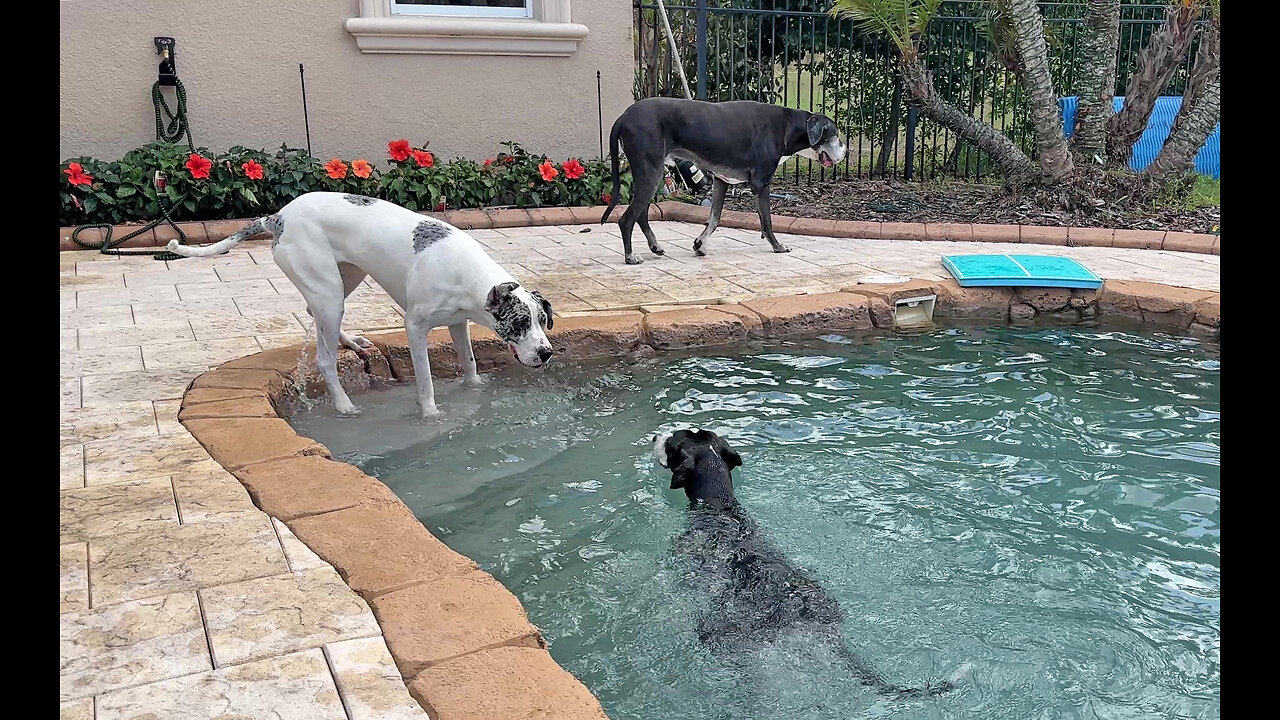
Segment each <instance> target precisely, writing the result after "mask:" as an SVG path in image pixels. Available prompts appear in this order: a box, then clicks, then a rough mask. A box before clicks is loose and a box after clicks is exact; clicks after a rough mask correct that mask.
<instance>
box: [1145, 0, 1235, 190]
mask: <svg viewBox="0 0 1280 720" xmlns="http://www.w3.org/2000/svg"><path fill="white" fill-rule="evenodd" d="M1211 6H1212V7H1211V9H1212V15H1211V16H1210V19H1209V26H1208V28H1206V29H1205V31H1204V35H1203V36H1202V37H1201V38H1200V49H1199V50H1198V51H1197V52H1196V61H1195V65H1193V66H1192V67H1191V77H1190V78H1189V79H1188V80H1187V89H1186V90H1185V91H1184V92H1183V93H1182V107H1181V108H1179V109H1178V116H1177V117H1176V118H1174V120H1173V127H1172V128H1170V130H1169V139H1168V140H1165V143H1164V147H1162V148H1160V153H1159V154H1158V155H1156V159H1155V160H1153V161H1151V164H1150V165H1148V166H1147V168H1146V169H1145V170H1144V171H1143V173H1144V174H1146V175H1150V176H1152V177H1165V176H1168V175H1173V174H1177V173H1185V172H1187V171H1188V170H1190V169H1191V168H1192V166H1193V165H1194V164H1195V159H1196V154H1197V153H1198V152H1200V148H1201V147H1203V146H1204V141H1205V140H1207V139H1208V138H1209V134H1210V133H1212V132H1213V129H1214V128H1215V127H1217V125H1218V118H1219V116H1221V114H1222V70H1221V67H1222V32H1221V15H1220V12H1219V3H1217V2H1213V3H1211Z"/></svg>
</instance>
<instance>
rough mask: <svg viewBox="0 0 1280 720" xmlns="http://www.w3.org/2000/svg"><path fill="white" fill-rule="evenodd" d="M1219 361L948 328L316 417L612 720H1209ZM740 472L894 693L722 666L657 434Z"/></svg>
mask: <svg viewBox="0 0 1280 720" xmlns="http://www.w3.org/2000/svg"><path fill="white" fill-rule="evenodd" d="M1219 376H1220V365H1219V354H1218V349H1217V347H1215V346H1212V345H1210V344H1207V343H1206V342H1205V341H1201V340H1195V339H1190V338H1183V337H1176V336H1170V335H1161V334H1152V333H1146V332H1125V331H1109V330H1099V329H1093V328H1081V327H1073V328H1043V327H1042V328H1034V329H1015V328H1003V327H1002V328H976V327H961V328H948V329H943V330H939V331H936V332H934V333H931V334H927V335H923V336H917V337H890V338H885V337H847V336H837V335H832V336H827V337H824V338H821V339H817V340H812V341H805V342H796V343H774V344H769V345H756V346H747V347H744V348H739V349H737V350H735V351H733V352H726V351H723V350H721V351H718V352H714V353H705V354H700V355H693V356H688V355H686V356H665V357H660V358H658V359H657V360H656V361H654V362H652V364H648V365H644V364H642V365H637V366H625V365H614V364H610V365H590V366H565V365H560V366H559V367H553V368H548V369H547V370H546V371H544V372H540V373H530V372H526V371H523V370H520V369H513V370H512V371H510V372H504V373H503V374H502V375H501V376H500V377H496V378H492V379H491V381H490V383H489V384H488V385H487V386H485V387H483V388H480V389H475V390H473V389H463V388H461V387H459V386H458V385H457V384H456V383H455V382H449V381H446V382H444V383H438V384H437V393H438V396H439V397H438V399H439V402H440V407H441V408H442V410H443V411H444V412H445V414H446V415H445V419H444V420H443V421H442V422H440V423H429V424H420V423H415V422H414V421H413V420H412V417H413V413H414V404H413V403H414V400H413V392H412V390H411V389H409V388H395V389H392V390H388V391H385V392H378V393H370V394H367V395H362V396H360V397H359V398H357V401H358V402H359V403H360V404H361V405H362V406H363V407H364V410H365V414H364V415H363V416H362V417H360V418H355V419H338V418H335V417H333V410H332V408H331V407H328V408H321V409H317V410H316V411H314V412H312V413H309V414H306V415H302V416H299V417H296V418H295V419H294V421H293V422H294V424H295V426H296V427H298V428H299V430H300V431H302V432H304V433H306V434H307V435H310V436H311V437H314V438H316V439H317V440H320V441H321V442H323V443H325V444H326V445H328V446H329V447H330V448H331V449H332V450H334V451H335V453H337V454H338V455H339V456H340V457H342V458H343V459H345V460H347V461H349V462H353V463H356V464H358V465H360V466H361V467H362V468H364V469H365V471H366V472H369V473H370V474H372V475H375V476H377V477H379V478H381V479H382V481H383V482H385V483H387V484H388V485H389V486H390V487H391V488H392V489H394V490H395V491H396V493H397V494H399V496H400V497H401V498H403V499H404V501H405V502H406V503H407V504H408V505H409V506H410V507H411V508H413V510H414V511H415V512H416V513H417V515H418V517H419V518H420V519H421V520H422V521H423V522H424V523H425V524H426V525H427V527H429V528H430V529H431V530H432V532H434V533H436V534H437V535H438V536H439V537H441V538H442V539H443V540H444V541H445V542H447V543H448V544H449V545H450V546H451V547H453V548H455V549H457V550H458V551H459V552H462V553H464V554H466V555H468V556H470V557H472V558H474V559H475V560H476V561H477V562H478V563H480V565H481V566H482V567H484V568H485V569H486V570H488V571H489V572H491V573H492V574H493V575H494V576H495V577H497V578H498V579H499V580H500V581H502V582H503V583H504V584H505V585H506V586H507V587H508V588H510V589H511V590H512V591H513V592H514V593H515V594H516V595H517V596H518V597H519V598H520V599H521V601H522V602H523V603H524V605H525V607H526V608H527V610H528V612H529V615H530V617H531V619H532V620H533V621H534V623H536V624H537V625H538V626H539V627H540V628H542V630H543V632H544V634H545V635H546V637H547V639H548V640H549V642H550V649H551V653H552V655H553V656H555V658H556V659H557V661H559V662H560V663H561V664H562V665H563V666H564V667H565V668H567V669H569V670H570V671H572V672H573V673H574V674H575V675H577V676H578V677H579V678H581V679H582V681H583V682H584V683H585V684H586V685H587V687H589V688H591V690H592V691H593V692H594V693H595V694H596V695H597V696H598V697H599V698H600V700H601V703H602V705H603V706H604V708H605V710H606V712H608V713H609V715H610V717H611V718H614V720H624V719H629V718H636V719H644V720H649V719H655V720H656V719H665V718H691V719H695V718H696V719H701V718H724V719H725V720H729V719H733V720H738V719H740V718H824V719H825V718H832V719H835V718H840V719H844V718H851V717H892V718H990V719H992V720H995V719H1000V720H1005V719H1013V718H1154V717H1159V718H1166V717H1178V718H1208V717H1218V716H1219V714H1220V713H1219V705H1220V693H1219V680H1220V649H1219V645H1220V642H1219V631H1220V606H1219V598H1220V527H1219V524H1220V523H1219V514H1220V502H1219V497H1220V484H1219V476H1220V471H1219V455H1220V451H1219V446H1220V428H1219V421H1220V417H1219V416H1220V408H1219V405H1220V399H1219ZM690 425H697V426H701V427H706V428H709V429H712V430H715V431H716V432H718V433H720V434H721V435H723V436H724V437H725V438H727V439H728V440H729V441H730V443H731V444H733V445H734V446H735V447H736V448H737V449H738V450H739V452H740V453H741V454H742V456H743V458H744V460H745V465H744V467H742V468H741V469H740V470H738V471H735V484H736V487H737V495H738V498H739V500H740V501H741V502H742V504H743V505H744V506H745V507H746V508H747V510H748V511H749V512H750V513H751V514H752V515H753V516H754V518H755V519H756V521H757V522H758V523H759V524H760V525H761V526H762V527H763V528H764V530H765V532H766V533H767V534H768V536H769V538H770V539H771V540H772V541H773V543H774V544H775V545H776V546H777V547H778V548H779V549H781V550H782V552H783V553H785V554H786V555H787V557H788V558H789V559H790V561H791V562H792V563H794V564H795V565H797V566H799V567H802V568H804V569H805V570H806V571H807V572H808V573H809V574H810V575H811V576H813V577H814V578H816V579H817V580H818V581H819V582H820V583H821V584H822V585H823V587H824V588H825V589H826V591H827V592H828V593H829V594H830V595H832V596H833V597H834V598H836V599H837V600H838V601H839V602H840V604H841V605H842V607H843V609H844V612H845V615H846V616H847V619H846V620H845V622H844V623H843V633H844V637H845V639H846V640H847V641H848V643H849V644H850V645H851V646H852V647H853V648H855V649H856V650H857V652H858V653H859V654H860V655H861V656H862V657H863V658H864V659H866V660H868V661H869V662H871V663H874V664H875V665H876V667H878V669H879V670H880V671H881V672H882V673H883V674H884V675H886V676H887V677H888V678H889V679H890V680H891V681H893V682H896V683H900V684H909V685H918V684H921V683H923V682H926V681H930V680H941V679H944V678H945V677H947V676H948V675H950V674H951V672H952V671H954V670H955V669H956V668H957V667H958V666H960V665H961V664H962V663H970V664H971V665H972V668H973V670H972V674H971V675H970V676H969V678H968V679H967V681H966V682H965V683H964V684H962V685H961V687H960V688H959V689H957V690H956V691H954V692H951V693H949V694H946V695H944V696H942V697H940V698H935V699H923V700H921V699H914V700H913V699H906V700H902V699H892V698H884V697H879V696H877V695H876V694H875V693H873V692H871V691H870V690H868V689H866V688H863V687H861V686H859V685H857V684H856V683H852V682H850V681H849V679H848V676H847V675H845V674H844V673H842V672H841V671H839V670H838V668H839V665H838V663H837V662H836V661H835V660H834V658H833V657H832V656H831V655H830V653H827V652H825V651H824V650H823V649H822V648H821V647H819V646H817V645H816V644H815V643H813V642H812V641H810V640H809V639H806V638H804V637H799V638H795V639H792V640H790V641H785V640H784V641H783V642H780V643H778V644H777V645H774V646H770V647H751V648H740V649H738V650H737V651H735V652H733V653H731V654H729V655H727V656H726V655H715V654H712V653H711V652H710V651H708V650H707V648H705V647H703V646H702V644H701V643H700V642H699V639H698V635H697V621H698V618H699V617H700V614H702V613H707V612H714V610H715V609H714V608H712V607H708V598H707V597H706V596H705V594H704V593H703V592H702V590H701V587H702V585H700V583H699V582H698V580H699V578H698V577H697V573H698V572H699V570H698V568H697V567H696V566H695V565H692V564H691V563H690V562H689V561H688V559H687V557H686V556H681V555H677V554H675V553H674V552H673V541H674V540H675V538H676V537H677V536H679V535H680V533H681V532H682V531H683V530H684V529H685V528H686V527H687V522H688V511H687V501H686V500H685V497H684V495H683V493H682V492H680V491H673V490H669V489H668V484H669V481H670V474H669V473H667V472H665V471H664V470H662V469H661V468H659V467H657V466H656V465H655V464H654V463H653V460H652V453H651V448H652V445H651V442H650V438H651V437H652V436H653V434H654V433H655V432H658V431H661V430H668V429H674V428H679V427H686V426H690Z"/></svg>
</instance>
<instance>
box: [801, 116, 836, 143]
mask: <svg viewBox="0 0 1280 720" xmlns="http://www.w3.org/2000/svg"><path fill="white" fill-rule="evenodd" d="M826 119H827V118H826V117H825V116H823V115H810V116H809V119H808V120H805V121H804V129H805V132H807V133H809V147H817V145H818V143H820V142H822V131H823V130H826V123H824V122H823V121H824V120H826ZM828 122H830V121H828Z"/></svg>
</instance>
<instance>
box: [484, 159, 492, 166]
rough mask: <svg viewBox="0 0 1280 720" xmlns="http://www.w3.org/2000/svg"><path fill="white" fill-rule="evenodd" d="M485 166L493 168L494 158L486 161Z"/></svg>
mask: <svg viewBox="0 0 1280 720" xmlns="http://www.w3.org/2000/svg"><path fill="white" fill-rule="evenodd" d="M484 166H485V167H492V166H493V158H489V159H488V160H485V161H484Z"/></svg>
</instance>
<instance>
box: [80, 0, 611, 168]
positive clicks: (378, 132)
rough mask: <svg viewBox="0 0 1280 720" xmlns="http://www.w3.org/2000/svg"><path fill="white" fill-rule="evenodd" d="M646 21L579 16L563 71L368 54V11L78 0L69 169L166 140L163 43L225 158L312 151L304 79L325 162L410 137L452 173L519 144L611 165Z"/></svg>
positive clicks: (197, 125)
mask: <svg viewBox="0 0 1280 720" xmlns="http://www.w3.org/2000/svg"><path fill="white" fill-rule="evenodd" d="M630 8H631V3H630V0H573V3H572V11H573V17H572V20H573V22H575V23H581V24H583V25H586V26H587V27H588V28H589V30H590V34H589V35H588V36H587V37H586V38H585V39H584V40H583V41H582V42H581V44H580V45H579V46H578V51H577V52H576V53H574V54H573V55H571V56H570V57H567V58H555V57H502V56H483V55H410V54H397V55H375V54H362V53H361V52H360V50H359V49H358V48H357V47H356V41H355V38H354V37H353V36H352V35H350V34H349V33H348V32H347V31H346V30H345V29H344V27H343V22H344V21H345V20H346V19H347V18H348V17H353V16H358V15H359V11H358V9H357V0H307V1H306V2H298V1H296V0H295V1H293V2H286V1H285V0H216V1H202V2H195V1H193V0H186V1H182V0H112V1H110V2H103V1H102V0H63V1H62V2H60V3H59V4H58V9H59V12H60V18H59V44H60V51H59V55H60V71H61V73H60V75H61V77H60V81H59V82H60V95H59V100H60V102H59V109H58V112H59V128H60V129H59V142H58V152H59V159H60V160H62V159H65V158H68V157H74V156H77V155H93V156H95V157H99V158H102V159H116V158H118V157H119V156H120V155H122V154H123V153H124V152H125V151H127V150H129V149H131V148H134V147H137V146H139V145H142V144H144V143H147V142H150V141H151V140H153V139H154V138H155V117H154V111H153V109H152V104H151V85H152V83H154V82H155V80H156V69H157V66H158V65H159V62H160V57H159V56H158V55H156V53H155V45H154V43H153V42H152V38H153V37H155V36H160V35H167V36H171V37H174V38H176V39H177V53H176V57H177V65H178V67H177V70H178V77H179V78H181V79H182V82H183V85H185V86H186V89H187V96H188V113H189V116H190V118H191V127H192V135H193V138H194V140H195V143H196V145H197V146H206V147H208V148H210V149H211V150H214V151H221V150H225V149H226V148H228V147H231V146H233V145H244V146H247V147H255V148H264V149H268V150H275V149H278V148H279V147H280V144H281V143H282V142H287V143H289V145H290V146H292V147H306V134H305V131H304V127H303V115H302V94H301V90H300V86H299V81H298V63H303V64H304V65H305V66H306V78H307V106H308V110H309V114H310V119H311V145H312V149H313V151H314V152H315V154H316V155H318V156H320V157H322V158H327V157H333V156H338V157H342V158H345V159H347V160H351V159H354V158H357V157H365V158H368V159H369V160H371V161H381V160H383V159H385V158H386V143H387V141H388V140H393V139H396V138H402V137H403V138H407V139H409V140H410V141H411V142H413V143H414V144H415V145H416V144H418V143H420V142H423V141H426V140H430V141H431V145H430V146H429V147H430V149H431V150H432V151H434V152H435V153H436V154H437V155H439V156H442V157H444V158H451V157H454V156H462V157H468V158H473V159H483V158H487V157H492V156H493V155H494V154H495V153H496V152H497V151H498V149H499V147H498V143H499V142H501V141H503V140H508V139H510V140H516V141H517V142H520V143H521V144H523V145H525V146H526V147H528V148H529V149H530V150H531V151H534V152H545V153H547V154H548V155H550V156H551V157H552V158H554V159H560V160H563V159H565V158H568V157H570V156H582V157H595V156H596V155H598V154H599V151H600V141H599V131H598V127H597V114H596V70H599V71H600V73H601V86H602V89H603V101H604V103H603V106H604V127H605V132H606V133H607V132H608V129H609V127H610V126H611V125H612V123H613V120H614V119H615V118H616V117H617V116H618V115H619V114H620V113H621V112H622V110H623V109H625V108H626V107H627V105H629V104H630V103H631V87H632V50H631V41H630V32H631V23H632V20H631V9H630ZM171 93H172V91H168V90H167V91H166V95H167V96H169V97H171ZM170 102H172V101H170ZM606 151H607V148H606ZM380 164H381V163H380Z"/></svg>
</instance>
